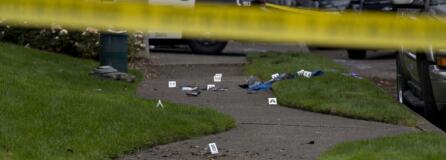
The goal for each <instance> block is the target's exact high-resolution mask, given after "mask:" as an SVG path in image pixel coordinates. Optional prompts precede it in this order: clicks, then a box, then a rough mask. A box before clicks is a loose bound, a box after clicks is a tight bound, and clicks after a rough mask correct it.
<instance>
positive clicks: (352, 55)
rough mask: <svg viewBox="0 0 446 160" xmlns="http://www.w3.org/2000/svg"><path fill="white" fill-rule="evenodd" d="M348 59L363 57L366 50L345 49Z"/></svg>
mask: <svg viewBox="0 0 446 160" xmlns="http://www.w3.org/2000/svg"><path fill="white" fill-rule="evenodd" d="M347 53H348V58H349V59H364V58H365V57H366V53H367V50H363V49H347Z"/></svg>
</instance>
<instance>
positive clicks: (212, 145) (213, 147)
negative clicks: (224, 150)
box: [209, 143, 218, 154]
mask: <svg viewBox="0 0 446 160" xmlns="http://www.w3.org/2000/svg"><path fill="white" fill-rule="evenodd" d="M209 150H211V154H218V148H217V144H215V143H209Z"/></svg>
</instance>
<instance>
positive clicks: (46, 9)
mask: <svg viewBox="0 0 446 160" xmlns="http://www.w3.org/2000/svg"><path fill="white" fill-rule="evenodd" d="M268 8H269V7H268V6H267V8H266V9H261V8H257V7H249V8H248V7H231V6H217V5H198V6H195V7H194V8H181V7H168V6H151V5H148V4H146V3H135V2H125V3H117V4H112V3H96V2H87V0H84V1H83V0H0V18H3V19H5V20H6V22H7V23H14V24H22V25H33V26H49V25H51V24H54V23H55V24H62V25H64V26H66V27H71V28H84V27H87V26H89V27H97V28H100V29H107V28H109V27H114V28H119V29H127V30H142V31H148V30H149V31H157V32H158V31H159V32H164V31H166V32H183V33H184V35H187V36H190V37H209V38H214V39H234V40H250V41H269V42H307V43H311V44H316V45H337V46H352V47H368V48H375V47H386V48H389V47H391V48H397V47H400V46H401V45H405V46H406V47H407V46H410V47H413V48H420V49H421V48H423V49H425V48H427V46H429V45H432V46H434V47H446V23H445V21H439V20H436V19H431V18H428V17H416V18H413V17H412V18H408V17H397V16H395V15H391V14H377V13H375V14H372V13H367V14H366V13H364V14H352V13H342V14H327V13H325V12H317V11H311V13H309V14H306V13H302V14H300V13H295V12H288V11H278V10H277V9H270V10H268ZM25 21H26V22H27V23H26V24H25V23H23V22H25Z"/></svg>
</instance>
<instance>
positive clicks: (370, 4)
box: [347, 0, 393, 59]
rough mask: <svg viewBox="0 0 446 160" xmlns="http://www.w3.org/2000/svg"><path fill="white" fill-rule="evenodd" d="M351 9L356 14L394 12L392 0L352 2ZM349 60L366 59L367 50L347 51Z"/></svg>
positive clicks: (354, 0) (353, 0)
mask: <svg viewBox="0 0 446 160" xmlns="http://www.w3.org/2000/svg"><path fill="white" fill-rule="evenodd" d="M349 9H351V10H352V11H355V12H362V11H384V12H389V11H393V3H392V0H352V1H351V2H350V6H349ZM347 54H348V58H350V59H364V58H365V57H366V56H367V49H347Z"/></svg>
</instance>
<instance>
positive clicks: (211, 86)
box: [206, 84, 215, 91]
mask: <svg viewBox="0 0 446 160" xmlns="http://www.w3.org/2000/svg"><path fill="white" fill-rule="evenodd" d="M213 88H215V84H208V86H207V88H206V89H207V90H208V91H209V90H211V89H213Z"/></svg>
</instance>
